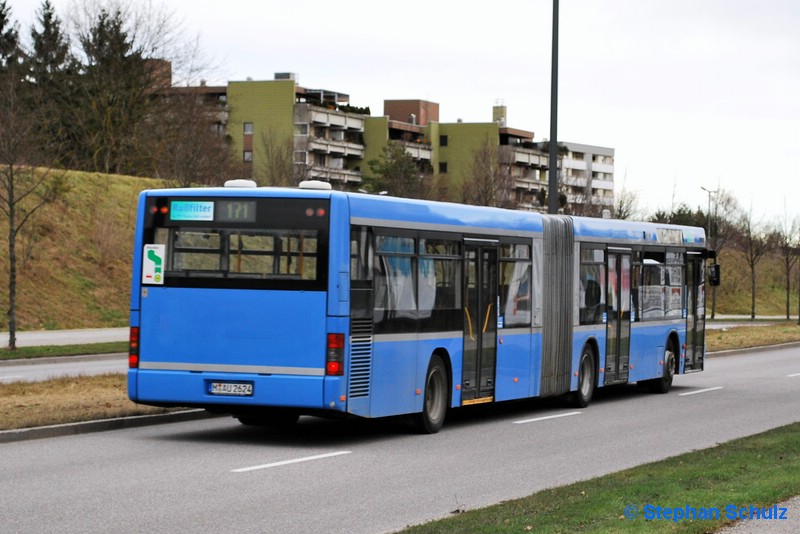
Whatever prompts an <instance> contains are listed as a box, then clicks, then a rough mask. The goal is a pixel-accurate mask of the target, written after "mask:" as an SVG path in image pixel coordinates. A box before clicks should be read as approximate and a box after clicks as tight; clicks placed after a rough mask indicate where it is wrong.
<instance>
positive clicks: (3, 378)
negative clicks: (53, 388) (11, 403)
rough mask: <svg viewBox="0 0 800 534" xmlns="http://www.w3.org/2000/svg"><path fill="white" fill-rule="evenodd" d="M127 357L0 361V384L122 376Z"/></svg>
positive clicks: (126, 367)
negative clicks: (108, 375) (66, 377)
mask: <svg viewBox="0 0 800 534" xmlns="http://www.w3.org/2000/svg"><path fill="white" fill-rule="evenodd" d="M127 371H128V355H127V354H98V355H92V356H63V357H59V358H32V359H29V360H6V361H0V384H3V383H8V382H21V381H26V382H35V381H40V380H49V379H51V378H60V377H63V376H81V375H99V374H105V373H125V372H127Z"/></svg>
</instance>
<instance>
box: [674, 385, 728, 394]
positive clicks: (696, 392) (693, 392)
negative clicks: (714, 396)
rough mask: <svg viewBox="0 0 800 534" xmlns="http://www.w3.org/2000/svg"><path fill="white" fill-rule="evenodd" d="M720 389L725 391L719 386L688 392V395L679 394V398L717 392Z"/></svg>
mask: <svg viewBox="0 0 800 534" xmlns="http://www.w3.org/2000/svg"><path fill="white" fill-rule="evenodd" d="M718 389H723V388H722V386H717V387H715V388H706V389H698V390H697V391H687V392H686V393H678V396H679V397H685V396H687V395H697V394H698V393H706V392H708V391H716V390H718Z"/></svg>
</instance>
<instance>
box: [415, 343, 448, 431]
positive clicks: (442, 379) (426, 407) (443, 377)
mask: <svg viewBox="0 0 800 534" xmlns="http://www.w3.org/2000/svg"><path fill="white" fill-rule="evenodd" d="M449 388H450V381H449V380H448V378H447V367H446V366H445V364H444V362H443V361H442V358H441V356H439V355H438V354H434V355H433V356H431V360H430V362H429V363H428V372H427V373H426V374H425V397H424V399H423V401H422V412H420V413H418V414H416V415H415V417H414V419H415V421H414V423H415V424H414V426H415V427H416V429H417V431H418V432H420V433H421V434H435V433H437V432H438V431H439V430H440V429H441V428H442V425H444V419H445V416H446V415H447V399H448V398H449V395H448V393H449Z"/></svg>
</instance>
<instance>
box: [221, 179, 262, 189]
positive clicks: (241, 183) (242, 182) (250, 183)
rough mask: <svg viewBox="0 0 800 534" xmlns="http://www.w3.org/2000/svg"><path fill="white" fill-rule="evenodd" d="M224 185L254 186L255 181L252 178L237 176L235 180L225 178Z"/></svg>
mask: <svg viewBox="0 0 800 534" xmlns="http://www.w3.org/2000/svg"><path fill="white" fill-rule="evenodd" d="M225 187H256V183H255V182H254V181H253V180H244V179H241V178H239V179H236V180H226V181H225Z"/></svg>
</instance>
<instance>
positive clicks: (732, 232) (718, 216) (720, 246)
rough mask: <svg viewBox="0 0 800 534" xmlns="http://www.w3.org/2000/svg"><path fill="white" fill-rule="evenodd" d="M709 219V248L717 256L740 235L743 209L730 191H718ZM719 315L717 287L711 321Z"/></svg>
mask: <svg viewBox="0 0 800 534" xmlns="http://www.w3.org/2000/svg"><path fill="white" fill-rule="evenodd" d="M706 217H707V224H706V226H707V231H708V236H706V239H707V240H708V246H709V248H710V249H711V250H714V251H716V253H717V256H718V257H719V255H720V254H721V253H722V251H723V250H725V249H727V248H728V247H729V246H730V245H731V243H733V242H734V241H735V240H736V238H737V236H738V235H739V228H738V225H737V222H738V221H739V220H740V218H741V217H742V209H741V208H740V207H739V203H738V202H737V200H736V197H734V196H733V195H732V194H731V193H730V191H726V190H724V189H719V188H718V189H717V193H716V194H715V195H714V197H713V204H712V205H711V213H710V214H707V215H706ZM716 313H717V286H712V287H711V319H714V318H715V317H716Z"/></svg>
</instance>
